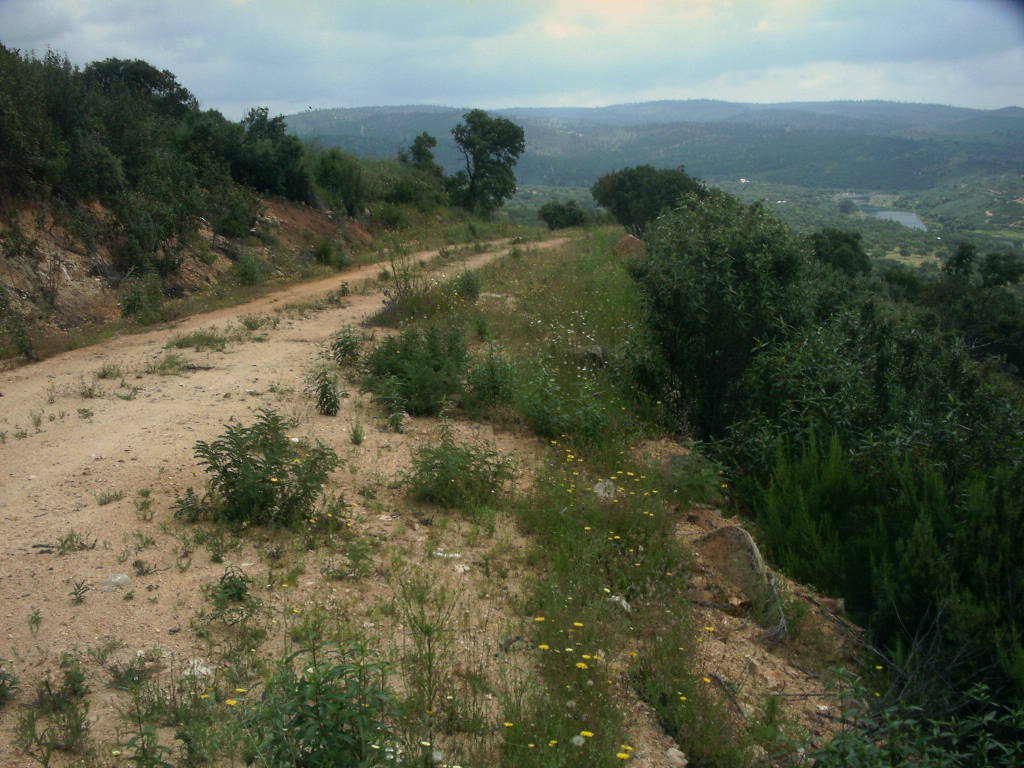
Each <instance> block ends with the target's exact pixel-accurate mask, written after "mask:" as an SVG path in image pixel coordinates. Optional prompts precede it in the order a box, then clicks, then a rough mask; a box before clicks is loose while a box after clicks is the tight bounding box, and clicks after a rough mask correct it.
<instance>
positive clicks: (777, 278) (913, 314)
mask: <svg viewBox="0 0 1024 768" xmlns="http://www.w3.org/2000/svg"><path fill="white" fill-rule="evenodd" d="M647 245H648V256H647V258H646V259H642V260H637V261H636V262H634V263H633V266H632V270H633V274H634V276H635V278H636V279H637V282H638V285H639V286H640V288H641V290H642V291H643V292H644V294H645V295H646V297H647V301H648V308H649V313H650V324H651V328H652V331H653V333H654V334H655V338H656V339H657V341H658V342H659V346H660V348H661V350H662V351H663V353H664V356H665V360H666V362H667V365H668V366H669V369H670V370H671V374H672V379H671V382H670V387H669V388H670V389H672V390H674V392H673V393H670V394H675V395H677V399H676V401H675V403H674V406H675V408H676V410H677V412H678V414H679V415H680V417H681V418H682V419H683V420H684V422H686V423H689V424H690V425H691V426H692V427H693V428H694V430H695V431H696V432H697V433H698V434H699V435H700V436H703V437H706V438H713V439H715V440H716V441H717V446H718V451H719V455H720V456H721V458H722V459H723V460H724V461H725V462H726V464H727V466H728V467H729V468H730V473H731V474H732V475H733V478H734V480H735V492H734V497H733V500H734V502H735V503H736V505H737V506H738V507H739V508H740V509H741V510H742V511H744V512H745V513H746V514H748V515H749V516H751V517H752V518H753V519H754V520H755V521H756V523H757V524H758V525H759V527H760V529H761V540H762V542H763V543H764V545H765V547H766V549H767V551H768V553H769V555H770V557H771V558H772V559H773V560H774V562H775V563H777V564H778V565H781V566H782V567H783V568H785V569H787V570H789V571H790V572H791V573H793V574H794V575H795V576H796V577H797V578H800V579H802V580H804V581H807V582H810V583H813V584H815V585H817V586H819V587H820V588H822V589H824V590H826V591H828V592H831V593H833V594H841V595H843V596H844V597H846V599H847V605H848V606H849V608H850V610H851V611H852V613H853V615H854V616H856V617H857V618H858V619H859V620H861V621H863V622H865V623H867V624H868V625H869V626H870V627H871V629H872V632H873V634H874V637H875V639H876V641H877V642H878V643H879V644H880V646H881V647H882V648H883V649H885V651H886V652H887V653H889V654H892V655H893V656H894V658H895V660H896V663H895V665H894V666H895V667H896V668H897V669H899V671H900V674H901V675H902V677H901V680H900V683H899V684H900V686H901V687H902V688H903V689H904V691H905V693H906V695H907V696H909V697H911V698H914V699H915V700H916V701H918V702H919V703H926V704H927V706H929V707H935V706H940V703H941V706H949V705H955V703H956V701H957V699H958V697H959V692H960V691H961V690H963V689H964V688H965V687H967V686H969V684H970V683H972V682H977V681H981V682H985V683H987V684H988V685H989V686H990V687H991V688H992V689H993V691H994V692H995V693H996V695H997V696H998V697H1001V698H1003V699H1005V698H1006V697H1019V696H1021V694H1022V693H1024V643H1022V639H1021V636H1020V629H1019V628H1020V627H1021V626H1024V613H1022V612H1021V611H1022V608H1021V598H1022V593H1021V589H1022V585H1024V570H1022V567H1021V565H1020V560H1019V558H1018V557H1017V555H1016V554H1015V553H1017V552H1019V551H1020V548H1021V547H1022V546H1024V539H1021V530H1022V526H1021V520H1022V519H1024V502H1022V501H1021V499H1024V484H1022V480H1021V478H1022V477H1024V471H1022V469H1024V468H1022V466H1021V463H1020V456H1021V446H1022V445H1024V399H1022V394H1021V389H1020V385H1019V383H1018V382H1017V381H1015V380H1011V379H1008V378H1006V376H1005V375H1004V374H1002V373H1000V372H999V371H998V361H996V362H997V364H996V365H993V363H992V361H991V360H990V359H989V358H987V357H986V355H985V353H986V352H990V351H993V350H995V349H996V347H995V345H994V344H990V345H987V346H981V345H979V344H977V343H976V342H975V341H972V337H971V334H970V330H971V329H972V328H974V327H975V325H977V324H981V325H984V324H985V321H986V317H988V316H987V315H986V314H985V309H984V306H983V305H984V304H985V303H986V301H987V302H988V303H991V304H994V305H996V306H1000V307H1007V308H1014V309H1013V313H1017V312H1019V311H1021V310H1020V304H1021V298H1020V296H1019V294H1016V293H1014V291H1013V289H1012V287H1010V286H1007V285H1006V283H1007V282H1009V281H1010V279H1011V278H1014V277H1015V276H1016V275H1017V274H1018V273H1017V267H1016V264H1015V262H1014V261H1013V260H1012V259H1004V258H1001V257H1000V258H995V257H993V258H992V259H989V260H985V261H984V262H983V265H987V266H986V268H985V270H984V271H983V270H982V269H981V267H980V266H979V265H977V263H976V262H977V261H978V260H977V259H976V254H975V253H974V252H973V250H972V249H970V248H960V249H958V251H957V252H956V253H955V254H954V257H953V258H951V259H950V261H949V263H948V265H947V269H946V272H945V274H944V276H942V277H939V278H936V279H935V280H934V281H931V282H928V283H926V284H911V283H910V282H908V281H906V280H904V281H902V282H899V281H895V282H889V281H885V282H878V281H873V280H871V279H870V278H867V277H858V278H855V279H851V276H853V275H859V274H862V272H863V266H864V260H863V257H862V253H861V252H860V251H859V249H858V247H857V246H858V243H857V239H856V237H852V236H849V235H847V234H844V233H842V232H835V231H826V232H823V233H820V234H819V235H818V236H817V237H815V238H812V239H811V242H810V243H808V242H806V241H804V240H802V239H801V238H798V237H796V236H794V235H793V234H792V233H791V232H790V231H789V230H788V229H787V228H786V227H785V226H784V225H782V224H781V223H780V222H778V221H777V220H776V219H775V218H774V217H773V216H771V214H770V213H768V212H767V210H766V209H765V208H764V207H763V206H761V205H756V204H755V205H752V206H747V205H743V204H742V203H740V202H739V201H737V200H736V199H735V198H731V197H729V196H727V195H725V194H724V193H718V192H712V193H711V194H709V195H707V196H706V197H704V198H703V199H700V198H697V197H696V196H691V197H688V198H683V199H682V200H681V205H680V207H679V208H678V209H677V210H675V211H674V212H672V213H669V214H666V215H664V216H663V217H662V218H661V219H659V221H658V222H657V223H656V224H655V225H654V226H653V227H651V228H650V229H649V230H648V237H647ZM814 255H817V257H818V258H814ZM892 285H896V286H897V287H899V288H900V289H901V290H902V292H903V294H904V296H903V297H897V296H896V293H897V291H896V290H894V289H891V287H890V286H892ZM907 295H909V296H912V297H913V299H914V301H915V302H916V303H911V302H909V301H907V300H905V297H906V296H907ZM940 297H941V298H940ZM921 305H924V307H922V306H921ZM1007 312H1008V313H1009V309H1008V310H1007ZM1009 316H1010V317H1011V319H1012V317H1016V316H1018V315H1016V314H1010V315H1009ZM986 327H988V326H986ZM947 329H948V330H947ZM965 341H966V342H967V343H966V344H965ZM998 351H1001V352H1003V351H1004V350H1003V349H1000V350H998ZM981 553H984V554H983V555H982V554H981ZM1018 700H1019V699H1018Z"/></svg>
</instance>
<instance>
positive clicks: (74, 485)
mask: <svg viewBox="0 0 1024 768" xmlns="http://www.w3.org/2000/svg"><path fill="white" fill-rule="evenodd" d="M566 241H567V239H566V238H558V239H552V240H548V241H545V242H541V243H536V244H530V245H529V246H526V247H529V248H540V249H550V248H555V247H557V246H559V245H562V244H563V243H565V242H566ZM509 250H510V248H509V247H508V246H507V244H503V247H501V248H499V249H497V250H494V251H491V252H488V253H484V254H480V255H478V256H474V257H472V258H470V259H468V260H466V261H461V262H457V263H455V264H452V265H449V266H447V267H446V270H447V271H448V272H454V271H456V270H461V269H463V268H475V267H479V266H481V265H483V264H485V263H486V262H488V261H491V260H493V259H495V258H498V257H500V256H503V255H505V254H507V253H508V251H509ZM435 255H436V252H435V251H427V252H423V253H418V254H414V255H413V258H414V259H416V260H423V259H429V258H431V257H433V256H435ZM379 269H380V266H379V265H369V266H366V267H362V268H360V269H356V270H352V271H349V272H344V273H339V274H337V275H335V276H332V277H330V278H327V279H324V280H318V281H314V282H310V283H304V284H301V285H296V286H292V287H289V288H286V289H283V290H280V291H277V292H275V293H272V294H270V295H267V296H265V297H262V298H260V299H257V300H255V301H252V302H249V303H246V304H243V305H239V306H235V307H231V308H229V309H222V310H217V311H214V312H210V313H206V314H203V315H197V316H194V317H190V318H187V319H185V320H183V321H181V322H179V323H177V324H175V325H173V326H171V327H165V328H161V329H159V330H153V331H148V332H145V333H140V334H134V335H124V336H121V337H118V338H115V339H112V340H109V341H105V342H103V343H100V344H97V345H95V346H91V347H87V348H83V349H78V350H73V351H70V352H67V353H64V354H61V355H58V356H56V357H53V358H50V359H48V360H44V361H42V362H39V363H35V364H33V365H29V366H25V367H22V368H19V369H16V370H12V371H5V372H2V373H0V393H2V397H0V431H3V432H6V441H5V442H3V443H2V444H0V627H2V634H0V659H8V660H13V666H14V668H15V670H16V672H17V674H18V675H19V677H21V678H22V681H23V689H27V690H30V689H31V683H32V681H31V679H30V676H31V675H32V674H34V670H35V669H37V668H45V666H49V665H52V664H53V662H54V655H55V654H56V653H59V652H60V651H63V650H66V649H69V648H73V647H79V648H80V647H82V646H87V645H95V643H96V641H97V639H98V638H101V637H103V636H108V635H116V636H117V637H118V638H119V639H121V640H123V641H125V642H126V643H127V644H128V646H129V647H130V648H135V649H143V648H150V647H153V646H156V645H160V646H161V647H163V648H164V649H168V648H169V649H170V651H171V652H172V653H177V654H179V655H180V656H181V657H185V656H187V655H189V654H191V653H196V652H197V650H198V647H197V646H196V645H195V642H196V641H195V640H194V638H192V633H191V632H189V631H188V619H189V617H190V616H191V615H193V613H194V609H195V607H196V605H197V599H198V598H197V593H198V592H199V589H200V586H201V584H203V583H208V582H209V581H210V580H211V578H216V575H217V574H219V573H221V572H222V570H223V567H224V566H223V565H218V566H213V565H208V564H205V562H204V563H203V564H202V565H199V564H198V558H197V566H196V567H193V568H191V569H189V570H188V571H187V572H186V573H178V572H177V571H176V569H175V568H174V567H173V566H174V555H173V553H172V552H171V551H170V550H171V547H170V546H166V545H165V546H161V547H156V548H152V549H147V550H145V551H143V552H141V553H133V554H132V555H131V556H128V557H127V558H126V559H125V560H124V561H122V562H120V563H119V562H118V561H117V555H118V554H119V553H120V552H122V551H123V550H124V548H125V546H126V545H128V544H132V543H133V541H134V540H133V538H132V537H134V536H136V535H137V534H138V533H139V532H144V533H146V534H152V535H157V536H159V534H158V533H157V530H156V525H155V523H152V522H151V523H145V522H140V520H139V518H138V516H137V514H136V511H135V508H134V506H133V503H132V502H133V500H134V499H136V498H137V496H136V494H137V492H138V491H139V490H140V489H151V492H152V498H153V499H154V504H153V509H154V510H155V511H156V512H157V513H158V514H157V522H159V521H160V520H167V519H168V512H167V510H168V507H169V505H170V504H171V502H172V501H173V498H174V497H175V495H176V494H177V493H180V492H181V491H182V490H183V489H184V487H185V486H186V485H189V484H192V485H198V481H197V480H196V478H195V477H194V472H193V469H194V459H193V456H192V447H193V444H194V443H195V441H196V440H201V439H206V440H209V439H213V438H215V437H216V436H217V435H219V434H221V433H222V432H223V428H224V425H225V423H227V422H229V421H232V420H240V421H243V422H245V423H249V422H251V421H252V413H253V412H254V411H256V410H257V409H259V408H262V407H268V406H273V407H275V408H277V409H279V410H280V411H281V412H282V413H284V414H285V415H294V416H299V417H301V418H302V420H303V421H304V422H306V423H304V424H303V426H302V427H301V428H299V429H298V430H297V432H298V433H303V434H305V433H312V434H315V435H316V436H318V437H319V436H323V437H325V438H327V441H328V442H331V443H334V444H335V445H338V444H344V443H346V442H347V428H348V422H347V421H345V422H341V420H335V421H327V422H324V423H321V422H316V421H315V420H312V421H311V420H310V418H309V417H310V415H311V407H310V405H309V401H308V398H305V397H301V396H298V397H297V396H296V393H301V391H302V388H303V385H304V376H305V373H306V371H308V369H309V367H310V365H311V364H312V363H313V362H314V361H315V360H316V357H317V354H318V352H319V349H320V347H321V345H322V343H323V342H324V341H325V340H326V339H327V338H328V337H329V336H330V335H331V334H333V333H334V332H336V331H337V330H338V329H339V328H341V327H343V326H345V325H350V324H356V323H359V322H360V321H361V320H363V319H364V318H365V317H366V316H367V315H369V314H370V313H372V312H373V311H375V310H376V309H377V308H379V307H380V305H381V301H382V295H381V294H380V293H379V292H377V293H370V294H366V295H353V296H351V297H349V298H348V299H347V300H346V305H345V306H343V307H337V308H330V309H326V310H322V311H318V312H311V313H308V314H306V315H305V316H297V315H295V314H294V313H283V314H282V319H281V322H280V324H279V326H278V327H277V328H276V329H274V330H270V331H268V332H267V340H266V341H263V342H259V343H257V342H252V341H247V342H238V343H232V344H229V345H228V347H227V348H226V350H225V351H224V352H200V353H197V352H193V351H190V350H186V351H181V350H173V351H174V352H176V353H178V354H181V355H182V356H183V357H186V358H188V359H189V360H190V361H191V362H193V363H194V364H196V365H198V366H203V367H204V369H200V370H194V371H192V372H189V373H187V374H186V375H184V376H173V375H172V376H166V375H165V376H161V375H158V374H151V373H146V372H145V368H146V365H147V363H150V362H152V361H154V360H158V359H160V358H162V357H163V356H164V355H165V354H166V353H167V351H168V350H166V349H165V348H164V344H165V343H166V342H167V341H168V340H169V339H170V338H171V337H173V336H176V335H179V334H181V333H183V332H187V331H191V330H194V329H198V328H203V327H208V326H214V325H215V326H218V327H221V328H223V327H224V326H225V325H226V324H227V323H228V322H231V321H237V320H238V318H239V317H241V316H243V315H251V314H258V313H264V312H269V311H273V310H274V309H275V308H278V307H283V306H284V305H285V304H289V303H296V302H302V301H308V300H310V299H312V298H315V297H317V296H319V295H322V294H325V293H326V292H328V291H330V290H333V289H335V288H337V287H338V286H339V285H340V284H341V283H342V282H348V283H349V284H352V285H354V284H356V283H357V282H358V281H360V280H362V279H364V278H368V277H373V276H375V275H376V274H377V272H378V271H379ZM435 274H439V273H435ZM104 364H116V365H118V366H120V368H121V369H122V370H123V371H124V372H125V383H126V384H128V385H131V386H135V387H138V388H139V390H138V392H137V395H136V397H135V398H134V399H132V400H124V399H120V398H118V397H116V396H115V395H116V393H117V392H121V393H125V392H126V391H127V390H126V389H124V388H120V387H119V383H120V382H119V379H116V378H115V379H105V380H104V379H101V380H99V381H96V382H95V383H96V387H97V388H98V389H99V390H100V392H99V395H98V396H96V397H91V398H87V397H83V396H82V383H83V382H85V383H86V384H89V383H91V382H92V381H93V379H94V375H95V373H96V372H97V371H98V370H99V369H100V367H101V366H102V365H104ZM207 366H208V368H205V367H207ZM349 402H351V401H349ZM349 407H351V406H349ZM80 409H87V411H88V412H86V411H80ZM33 413H36V414H39V419H40V423H39V426H38V428H37V427H36V426H34V425H33V423H32V415H31V414H33ZM51 419H52V420H51ZM19 429H20V430H23V433H19ZM331 430H333V433H332V432H331ZM342 431H346V437H345V438H344V439H343V437H342V435H341V434H340V433H341V432H342ZM16 433H19V434H24V433H27V435H25V436H23V437H18V436H16ZM369 442H370V443H371V444H372V442H373V440H370V441H369ZM350 447H351V446H350ZM377 454H378V457H380V456H381V449H378V450H377ZM113 491H122V492H123V493H124V499H123V500H121V501H118V502H115V503H111V504H108V505H105V506H100V505H98V503H97V500H96V497H97V496H98V495H99V494H101V493H104V492H113ZM70 530H74V531H76V532H78V533H81V534H83V535H85V536H86V537H87V538H88V540H89V541H93V540H96V541H97V547H96V549H94V550H89V551H83V552H78V553H75V554H70V555H67V556H63V557H62V556H59V555H58V554H56V553H54V552H50V551H48V550H46V549H44V548H41V547H39V546H35V545H40V544H44V545H45V544H50V545H52V544H54V543H55V542H56V541H57V540H58V539H59V538H60V537H61V536H63V535H65V534H67V533H68V531H70ZM162 538H166V536H164V537H162ZM136 557H140V558H145V559H147V561H149V562H151V563H152V564H154V565H156V566H158V567H159V568H160V569H161V570H159V571H157V572H156V573H154V574H152V575H148V576H146V577H142V578H140V577H138V576H136V575H135V574H133V570H132V566H131V563H132V561H133V559H134V558H136ZM230 557H231V556H230V555H229V560H230ZM235 557H236V558H239V559H241V558H242V557H243V555H241V554H236V555H235ZM203 559H204V561H205V558H203ZM114 573H127V574H130V575H131V576H132V584H131V586H130V587H129V588H130V589H132V590H133V591H134V592H135V597H134V599H133V600H132V601H130V602H126V601H125V600H124V599H123V598H124V592H125V590H124V589H118V588H115V587H111V586H109V585H108V584H107V583H106V582H105V579H107V578H109V575H111V574H114ZM77 581H81V582H84V583H85V584H87V585H88V586H89V587H90V591H89V593H88V595H87V597H86V599H85V601H84V602H83V603H82V604H80V605H74V604H72V601H71V599H70V597H69V592H70V590H71V587H72V585H73V584H74V582H77ZM161 586H163V587H164V590H163V592H160V591H159V590H160V587H161ZM33 608H38V609H39V610H40V612H41V614H42V617H43V620H42V623H41V624H40V625H39V628H38V632H37V633H36V634H32V633H31V632H30V631H29V623H28V617H29V616H30V614H31V612H32V609H33ZM182 630H184V631H182ZM169 633H170V634H169ZM27 676H28V677H27ZM26 684H27V685H26ZM24 696H25V694H24V693H23V694H22V697H24ZM17 708H18V707H17V706H15V705H13V704H12V705H9V706H8V707H6V708H4V711H2V712H0V729H2V730H3V731H4V734H3V737H2V738H0V744H2V746H0V754H3V753H4V752H5V750H6V748H7V744H6V742H7V738H8V736H7V735H8V734H9V733H10V726H11V725H13V718H14V710H16V709H17ZM7 764H8V763H5V762H4V760H3V759H0V765H7ZM10 764H11V765H16V764H21V763H20V762H15V763H10Z"/></svg>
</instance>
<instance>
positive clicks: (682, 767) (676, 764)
mask: <svg viewBox="0 0 1024 768" xmlns="http://www.w3.org/2000/svg"><path fill="white" fill-rule="evenodd" d="M665 759H666V760H668V764H669V765H671V766H672V767H673V768H686V766H688V765H689V764H690V761H689V760H687V759H686V755H685V754H683V752H681V751H680V750H678V749H676V748H675V747H669V748H668V750H666V751H665Z"/></svg>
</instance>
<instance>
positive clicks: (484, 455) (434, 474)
mask: <svg viewBox="0 0 1024 768" xmlns="http://www.w3.org/2000/svg"><path fill="white" fill-rule="evenodd" d="M511 479H512V468H511V464H510V462H509V460H508V459H507V458H504V457H502V456H501V455H500V454H499V453H498V452H497V451H495V450H494V449H493V448H491V447H488V446H486V445H468V444H465V443H457V442H455V440H454V439H453V438H452V436H451V433H450V432H449V431H448V429H447V428H445V430H444V432H443V434H442V437H441V442H440V443H439V444H438V445H436V446H426V447H424V448H420V449H419V450H417V451H416V453H415V454H414V455H413V457H412V470H411V472H410V473H409V474H408V476H407V477H406V478H405V482H406V484H407V485H408V486H409V488H410V490H411V492H412V494H413V496H414V497H415V498H416V499H418V500H420V501H429V502H432V503H434V504H440V505H441V506H442V507H469V506H475V505H480V504H483V503H485V502H488V501H490V500H491V499H492V498H493V496H494V494H495V493H497V492H498V491H500V490H501V487H502V485H503V484H504V483H505V482H506V481H508V480H511Z"/></svg>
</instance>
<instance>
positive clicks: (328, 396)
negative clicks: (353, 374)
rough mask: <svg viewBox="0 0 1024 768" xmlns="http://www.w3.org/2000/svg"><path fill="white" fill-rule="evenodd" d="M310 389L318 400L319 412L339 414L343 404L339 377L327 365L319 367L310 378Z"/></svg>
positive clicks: (325, 414) (328, 414)
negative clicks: (339, 390) (339, 389)
mask: <svg viewBox="0 0 1024 768" xmlns="http://www.w3.org/2000/svg"><path fill="white" fill-rule="evenodd" d="M309 389H310V392H311V393H312V395H313V398H314V399H315V400H316V410H317V413H320V414H322V415H323V416H337V415H338V408H339V407H340V406H341V397H340V395H339V393H338V377H337V376H336V375H335V374H334V372H333V371H331V369H330V368H328V367H327V366H326V365H322V366H320V367H319V368H317V369H316V370H315V371H314V372H313V374H312V375H311V376H310V378H309Z"/></svg>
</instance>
